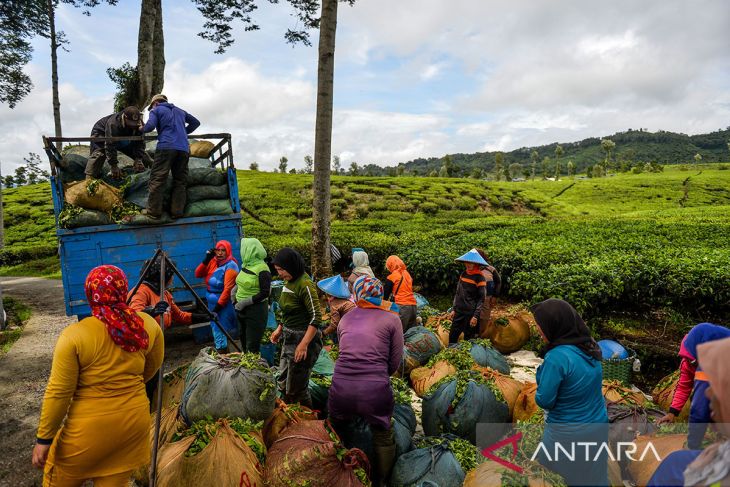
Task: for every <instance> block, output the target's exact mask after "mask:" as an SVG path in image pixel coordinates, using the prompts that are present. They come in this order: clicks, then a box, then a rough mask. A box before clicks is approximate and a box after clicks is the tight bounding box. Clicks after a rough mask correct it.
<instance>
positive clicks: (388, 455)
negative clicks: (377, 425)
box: [370, 429, 396, 487]
mask: <svg viewBox="0 0 730 487" xmlns="http://www.w3.org/2000/svg"><path fill="white" fill-rule="evenodd" d="M395 453H396V446H395V439H394V438H393V430H392V429H389V430H385V431H378V430H376V429H373V457H374V458H373V459H372V462H371V465H370V468H371V469H372V474H371V477H372V478H373V487H385V486H387V485H388V480H389V479H390V472H391V471H392V470H393V465H394V464H395V460H396V458H395Z"/></svg>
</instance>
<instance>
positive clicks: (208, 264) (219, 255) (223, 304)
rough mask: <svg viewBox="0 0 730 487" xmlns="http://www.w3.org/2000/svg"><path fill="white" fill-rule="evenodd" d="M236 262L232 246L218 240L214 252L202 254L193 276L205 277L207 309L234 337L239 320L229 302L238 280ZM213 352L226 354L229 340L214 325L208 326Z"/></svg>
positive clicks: (211, 250)
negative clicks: (211, 333) (211, 335)
mask: <svg viewBox="0 0 730 487" xmlns="http://www.w3.org/2000/svg"><path fill="white" fill-rule="evenodd" d="M238 271H239V269H238V262H236V259H234V258H233V252H232V250H231V243H230V242H229V241H227V240H221V241H220V242H218V243H217V244H215V248H214V249H210V250H208V251H207V252H206V253H205V258H204V259H203V262H201V263H200V265H198V267H197V268H196V269H195V277H197V278H203V277H204V278H205V284H206V285H207V286H208V294H207V295H206V298H207V300H208V309H209V310H210V311H212V312H214V313H216V314H217V315H218V322H219V323H220V324H221V325H223V327H224V328H225V329H226V331H227V332H228V333H229V334H230V335H232V336H233V338H237V336H238V320H237V319H236V311H235V308H234V307H233V303H232V302H231V291H232V290H233V287H234V286H235V285H236V277H238ZM210 326H211V330H213V340H214V341H215V349H216V350H218V352H220V353H226V352H227V351H228V338H227V337H226V335H225V333H223V332H222V331H221V330H220V328H218V326H217V325H216V324H215V323H211V324H210Z"/></svg>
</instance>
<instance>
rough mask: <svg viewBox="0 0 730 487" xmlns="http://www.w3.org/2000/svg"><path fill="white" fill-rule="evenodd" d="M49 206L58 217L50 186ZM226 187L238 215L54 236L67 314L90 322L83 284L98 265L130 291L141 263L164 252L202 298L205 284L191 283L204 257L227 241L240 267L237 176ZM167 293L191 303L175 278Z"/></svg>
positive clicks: (58, 194) (58, 193) (58, 198)
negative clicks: (111, 270)
mask: <svg viewBox="0 0 730 487" xmlns="http://www.w3.org/2000/svg"><path fill="white" fill-rule="evenodd" d="M51 184H52V188H53V203H54V210H55V213H56V219H57V220H58V214H59V213H60V211H61V209H62V208H63V196H62V188H61V187H60V182H59V181H57V180H56V179H55V178H54V179H53V180H52V182H51ZM228 184H229V188H231V206H232V207H233V208H234V209H236V213H234V214H232V215H225V216H207V217H196V218H181V219H179V220H176V221H175V222H173V223H170V224H166V225H158V226H152V225H147V226H130V225H116V224H113V225H103V226H95V227H82V228H76V229H61V228H58V229H57V230H56V234H57V236H58V241H59V254H60V257H61V274H62V278H63V290H64V299H65V302H66V314H67V315H68V316H73V315H78V316H79V318H81V317H84V316H88V315H89V313H90V309H89V306H88V304H87V302H86V292H85V290H84V283H85V280H86V275H87V274H88V273H89V271H90V270H91V269H93V268H94V267H96V266H98V265H101V264H113V265H116V266H118V267H120V268H121V269H122V270H124V272H125V273H126V274H127V277H128V278H129V281H130V287H131V286H133V285H134V283H136V282H137V279H138V278H139V273H140V272H141V270H142V265H143V263H144V261H145V260H146V259H148V258H150V257H152V255H153V254H154V252H155V250H156V249H157V247H162V249H163V250H165V251H166V252H167V253H168V255H169V256H170V258H172V260H173V261H174V262H175V265H176V266H177V268H178V270H179V271H180V272H181V273H182V274H183V276H184V277H185V279H186V280H187V281H188V282H189V283H190V284H191V285H192V286H193V287H194V289H195V292H196V293H197V294H198V295H199V296H201V297H203V298H204V297H205V282H204V280H203V279H198V278H196V277H195V268H196V267H197V266H198V264H199V263H200V261H201V260H202V259H203V256H204V255H203V254H204V253H205V251H206V250H207V249H209V248H212V247H214V246H215V243H216V242H218V241H219V240H228V241H229V242H231V245H232V247H233V254H234V256H235V258H236V259H237V260H238V262H240V261H241V256H240V245H239V242H240V239H241V236H242V232H241V214H240V203H239V199H238V185H237V182H236V177H235V171H232V170H229V173H228ZM171 291H172V293H173V296H174V298H175V300H176V301H179V302H187V301H192V299H193V297H192V295H191V294H190V292H189V291H187V290H185V289H183V288H182V283H181V282H180V281H179V280H178V279H177V278H176V279H175V280H174V282H173V285H172V288H171Z"/></svg>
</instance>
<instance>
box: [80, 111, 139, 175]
mask: <svg viewBox="0 0 730 487" xmlns="http://www.w3.org/2000/svg"><path fill="white" fill-rule="evenodd" d="M135 135H142V113H140V111H139V108H137V107H134V106H132V107H127V108H125V109H124V110H122V111H121V112H119V113H112V114H111V115H107V116H106V117H104V118H102V119H101V120H99V121H97V122H96V123H95V124H94V127H93V128H92V129H91V137H129V136H135ZM117 151H119V152H121V153H123V154H126V155H128V156H129V157H131V158H132V159H133V160H134V170H135V171H137V172H140V171H144V165H143V164H142V158H143V157H144V142H142V141H141V140H135V141H129V140H123V141H119V142H92V143H91V154H90V155H89V160H88V162H87V163H86V171H85V173H86V179H97V178H99V177H101V176H102V174H101V171H102V168H103V166H104V161H106V162H108V163H109V165H110V166H111V173H112V177H113V178H114V179H120V178H121V177H122V171H120V170H119V161H118V160H117Z"/></svg>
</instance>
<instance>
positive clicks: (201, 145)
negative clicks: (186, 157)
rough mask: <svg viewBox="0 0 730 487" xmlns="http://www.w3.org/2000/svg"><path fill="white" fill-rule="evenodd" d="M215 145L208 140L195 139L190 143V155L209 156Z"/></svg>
mask: <svg viewBox="0 0 730 487" xmlns="http://www.w3.org/2000/svg"><path fill="white" fill-rule="evenodd" d="M213 147H215V145H214V144H213V142H211V141H209V140H195V141H193V142H192V143H191V144H190V157H203V158H205V157H209V156H210V151H211V150H213Z"/></svg>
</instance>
